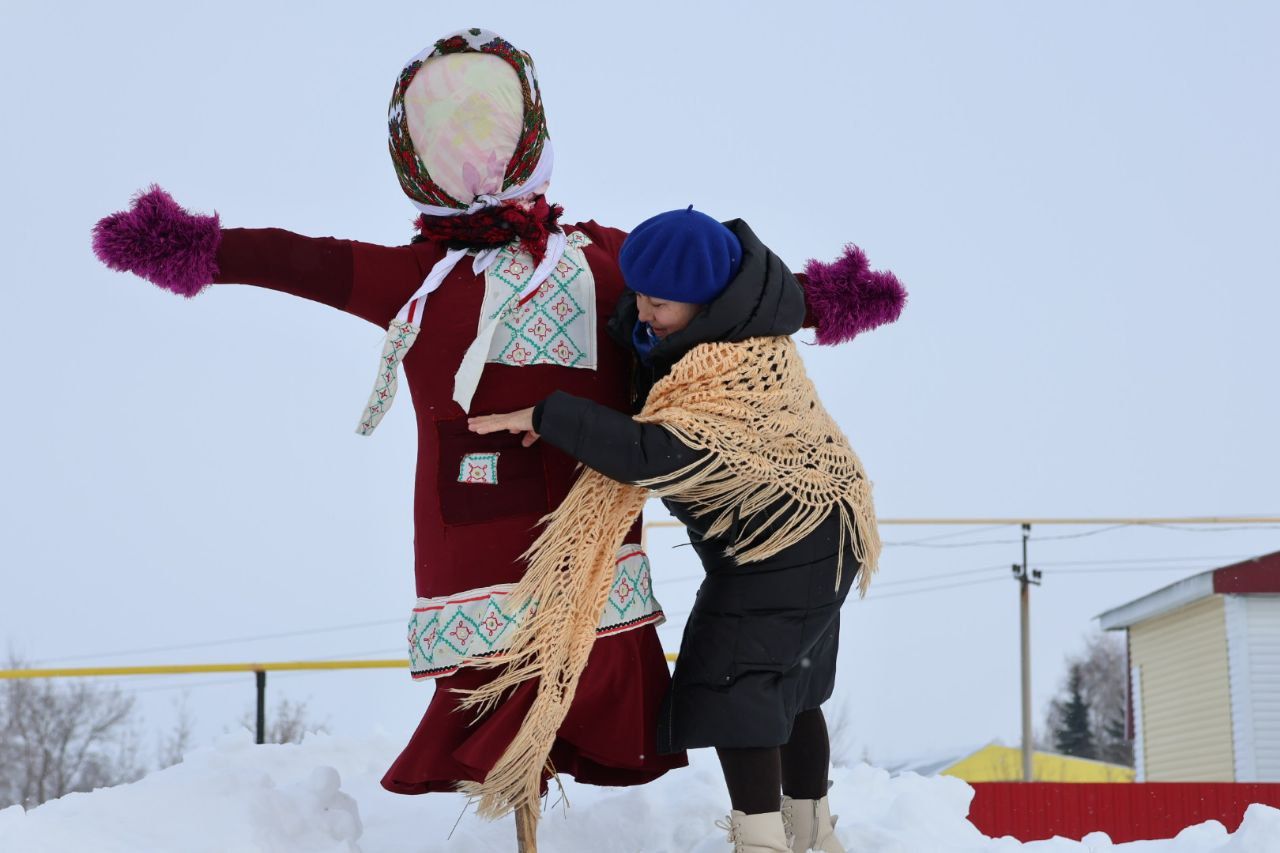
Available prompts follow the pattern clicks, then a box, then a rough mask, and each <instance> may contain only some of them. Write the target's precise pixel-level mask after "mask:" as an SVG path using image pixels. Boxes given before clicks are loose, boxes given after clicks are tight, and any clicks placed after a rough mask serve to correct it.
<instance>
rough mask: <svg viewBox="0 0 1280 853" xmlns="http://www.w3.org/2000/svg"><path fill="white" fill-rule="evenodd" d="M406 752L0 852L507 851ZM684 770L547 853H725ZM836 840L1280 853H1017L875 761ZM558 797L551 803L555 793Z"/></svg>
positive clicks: (269, 749) (323, 744)
mask: <svg viewBox="0 0 1280 853" xmlns="http://www.w3.org/2000/svg"><path fill="white" fill-rule="evenodd" d="M397 748H398V743H397V742H396V741H394V740H393V739H391V738H387V737H375V738H366V739H354V738H339V737H329V736H324V735H318V736H312V737H310V738H308V740H307V741H306V742H305V743H303V744H302V745H300V746H292V745H289V746H254V745H253V744H252V743H250V738H249V736H248V734H247V733H242V734H237V735H231V736H227V737H225V738H224V739H222V740H221V741H220V742H219V743H218V744H217V745H215V746H213V747H210V748H207V749H202V750H198V751H195V752H193V753H191V754H190V755H188V757H187V759H186V761H184V762H183V763H182V764H179V765H177V766H175V767H171V768H169V769H167V770H162V771H159V772H156V773H153V774H151V775H150V776H147V777H146V778H144V779H142V780H141V781H139V782H135V783H134V784H131V785H123V786H120V787H118V788H108V789H103V790H99V791H95V792H93V793H91V794H71V795H69V796H66V797H63V798H62V799H60V800H56V801H53V802H50V803H46V804H45V805H43V806H40V807H39V808H36V809H33V810H31V811H30V812H26V813H24V812H23V810H22V809H21V808H20V807H17V806H14V807H12V808H9V809H6V810H4V811H0V853H67V851H77V853H152V852H153V851H154V853H177V851H183V853H187V851H190V853H214V851H216V853H357V851H359V853H427V851H439V850H449V851H451V853H453V851H456V853H469V852H470V851H476V853H479V851H509V850H512V849H514V846H515V845H514V837H515V833H514V829H513V826H512V824H511V823H510V822H509V821H504V822H500V823H496V824H492V823H487V822H484V821H481V820H479V819H477V818H476V817H475V816H474V815H473V814H470V813H467V814H464V813H463V812H464V808H465V805H466V803H465V800H464V799H463V798H462V797H461V796H458V795H453V794H441V795H429V796H425V797H404V796H397V795H393V794H389V793H386V792H385V791H383V790H382V789H381V788H380V787H379V786H378V778H379V777H380V775H381V773H382V771H383V769H384V768H385V767H386V765H387V763H388V762H389V761H390V759H391V758H392V757H393V755H394V753H395V750H396V749H397ZM692 757H693V763H692V766H691V767H690V768H689V769H687V770H682V771H676V772H674V773H671V774H668V775H667V776H666V777H665V778H663V779H661V780H659V781H658V782H656V783H654V784H651V785H648V786H645V787H642V788H632V789H621V790H618V789H607V788H592V787H587V786H578V785H574V784H572V783H569V785H570V787H569V790H568V796H569V800H570V801H571V804H572V805H571V808H570V809H568V811H567V812H566V811H565V810H564V808H563V805H560V806H557V807H556V808H555V809H553V810H552V811H551V812H550V813H549V814H548V815H547V816H546V817H545V818H544V820H543V824H542V828H541V831H540V836H539V837H540V846H541V848H542V849H543V850H545V851H549V853H578V851H583V853H585V851H591V853H609V852H610V851H614V853H624V852H625V853H636V852H637V851H664V853H669V851H701V853H712V851H727V850H728V849H729V846H728V844H726V843H725V842H724V841H723V834H722V833H720V832H719V831H718V830H716V829H715V828H714V826H713V821H714V820H715V818H717V817H719V816H721V815H723V813H724V811H725V808H726V806H725V801H724V793H723V786H722V782H721V781H720V778H719V774H718V768H717V765H716V763H715V759H714V757H713V755H712V754H711V753H710V752H709V751H708V750H699V751H697V752H695V753H694V754H693V756H692ZM834 777H835V782H836V785H835V787H834V788H833V789H832V800H833V801H834V811H836V812H837V813H839V814H840V815H841V819H840V823H839V832H838V834H839V836H840V838H841V840H842V841H843V842H844V844H845V846H846V847H847V848H849V849H850V850H851V851H859V853H932V851H948V853H950V851H955V853H960V851H966V852H967V851H1011V850H1027V851H1037V853H1069V851H1081V852H1082V851H1102V850H1117V851H1126V853H1166V852H1167V853H1175V851H1176V853H1209V851H1221V852H1222V853H1263V851H1276V850H1280V810H1276V809H1271V808H1268V807H1266V806H1253V807H1251V808H1250V810H1249V811H1248V813H1247V814H1246V815H1245V821H1244V824H1243V825H1242V826H1241V828H1240V830H1239V831H1238V832H1236V833H1235V834H1234V835H1228V834H1227V832H1226V831H1225V830H1224V829H1223V827H1222V826H1221V825H1220V824H1217V823H1207V824H1202V825H1200V826H1197V827H1192V828H1190V829H1187V830H1186V831H1184V832H1183V833H1182V834H1181V835H1180V836H1179V837H1178V838H1177V839H1173V840H1167V841H1139V842H1133V843H1131V844H1123V845H1112V844H1111V842H1110V841H1109V840H1108V839H1107V838H1106V836H1104V835H1101V834H1097V835H1092V836H1089V837H1087V838H1086V839H1085V840H1084V841H1082V842H1077V841H1067V840H1064V839H1055V840H1052V841H1041V842H1033V843H1029V844H1025V845H1023V844H1019V843H1018V842H1017V841H1015V840H1013V839H1010V838H1004V839H990V838H986V837H985V836H983V835H981V834H980V833H979V832H978V831H977V830H976V829H975V828H974V827H973V826H972V825H971V824H970V823H969V822H968V821H967V820H965V815H966V812H967V808H968V804H969V798H970V796H971V789H970V788H969V786H968V785H966V784H965V783H963V782H961V781H959V780H957V779H952V778H948V777H932V778H925V777H921V776H916V775H914V774H910V773H908V774H904V775H901V776H897V777H890V776H889V775H888V774H887V773H885V772H884V771H882V770H877V769H874V768H871V767H868V766H867V765H865V764H864V765H859V766H857V767H853V768H847V769H841V768H837V769H836V770H835V771H834ZM553 799H554V797H553Z"/></svg>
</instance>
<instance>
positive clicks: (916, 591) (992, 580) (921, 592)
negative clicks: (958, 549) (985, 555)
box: [858, 578, 1005, 604]
mask: <svg viewBox="0 0 1280 853" xmlns="http://www.w3.org/2000/svg"><path fill="white" fill-rule="evenodd" d="M1004 582H1005V578H982V579H980V580H975V581H962V582H961V583H950V584H943V585H941V586H931V587H927V588H925V589H909V590H903V591H902V592H891V593H889V594H888V595H873V596H871V597H869V598H861V599H858V603H859V604H862V603H867V602H873V601H884V600H885V599H886V598H899V597H901V596H904V595H924V594H925V593H929V592H941V591H942V590H947V589H959V588H960V587H963V586H981V585H982V584H987V583H1004Z"/></svg>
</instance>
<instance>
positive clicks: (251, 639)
mask: <svg viewBox="0 0 1280 853" xmlns="http://www.w3.org/2000/svg"><path fill="white" fill-rule="evenodd" d="M405 622H406V620H405V619H378V620H375V621H371V622H353V623H351V624H348V625H331V626H329V627H327V628H304V629H302V630H299V631H280V632H277V633H274V634H256V635H253V636H248V637H232V638H229V639H225V640H203V641H200V642H196V643H179V644H174V645H168V646H151V647H150V648H145V649H128V650H126V651H118V652H100V653H98V654H92V655H67V656H64V657H56V658H42V659H41V660H37V661H32V663H37V664H40V663H56V662H58V661H69V660H72V661H75V660H101V659H103V658H115V657H124V656H126V655H140V654H148V653H150V652H173V651H182V650H185V649H200V648H207V647H209V646H229V645H234V644H236V643H252V642H256V641H257V640H279V639H284V638H287V637H305V636H307V635H310V634H328V633H333V632H336V631H354V630H356V629H358V628H374V627H382V626H386V625H395V624H405Z"/></svg>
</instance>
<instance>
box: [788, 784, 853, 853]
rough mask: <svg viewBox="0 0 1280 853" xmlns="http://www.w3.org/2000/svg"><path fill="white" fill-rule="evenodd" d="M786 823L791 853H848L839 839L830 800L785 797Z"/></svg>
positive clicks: (824, 798)
mask: <svg viewBox="0 0 1280 853" xmlns="http://www.w3.org/2000/svg"><path fill="white" fill-rule="evenodd" d="M782 822H783V824H784V825H785V826H786V829H787V838H788V840H789V842H790V844H791V847H790V850H791V853H804V851H806V850H819V851H821V853H844V847H843V846H841V844H840V842H839V841H837V840H836V831H835V826H836V818H835V817H832V816H831V804H830V803H828V802H827V798H826V797H823V798H822V799H820V800H793V799H791V798H790V797H783V798H782Z"/></svg>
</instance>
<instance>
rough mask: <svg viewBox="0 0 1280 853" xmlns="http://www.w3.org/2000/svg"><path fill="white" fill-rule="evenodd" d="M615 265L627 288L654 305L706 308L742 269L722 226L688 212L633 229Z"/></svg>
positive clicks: (735, 243)
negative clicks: (665, 302) (667, 301)
mask: <svg viewBox="0 0 1280 853" xmlns="http://www.w3.org/2000/svg"><path fill="white" fill-rule="evenodd" d="M618 265H619V266H621V267H622V275H623V277H624V278H625V279H626V281H627V287H629V288H631V289H632V290H634V291H635V292H636V293H643V294H644V295H645V296H651V297H653V298H655V299H670V300H671V301H673V302H692V303H695V304H697V305H705V304H707V303H708V302H710V301H711V300H713V299H715V298H716V297H717V296H719V295H720V294H721V292H723V291H724V289H725V288H726V287H728V286H729V282H730V281H732V280H733V277H734V276H735V275H737V274H738V269H739V267H741V266H742V243H741V242H740V241H739V240H738V238H737V236H736V235H734V233H733V232H732V231H730V230H729V229H728V228H726V227H725V226H723V225H721V224H720V223H719V222H717V221H716V220H714V219H712V218H711V217H710V216H707V215H706V214H705V213H700V212H699V211H696V210H694V209H693V205H689V207H688V209H687V210H669V211H667V212H666V213H659V214H658V215H657V216H654V217H651V218H649V219H646V220H645V221H644V222H641V223H640V224H639V225H637V226H636V228H635V230H634V231H632V232H631V233H630V234H629V235H628V236H627V239H626V240H625V241H623V243H622V251H621V252H619V253H618Z"/></svg>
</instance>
